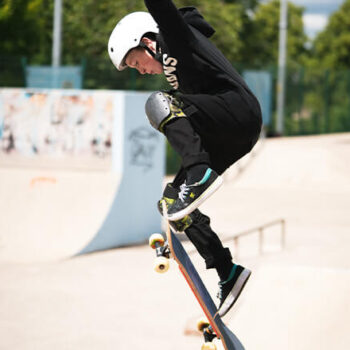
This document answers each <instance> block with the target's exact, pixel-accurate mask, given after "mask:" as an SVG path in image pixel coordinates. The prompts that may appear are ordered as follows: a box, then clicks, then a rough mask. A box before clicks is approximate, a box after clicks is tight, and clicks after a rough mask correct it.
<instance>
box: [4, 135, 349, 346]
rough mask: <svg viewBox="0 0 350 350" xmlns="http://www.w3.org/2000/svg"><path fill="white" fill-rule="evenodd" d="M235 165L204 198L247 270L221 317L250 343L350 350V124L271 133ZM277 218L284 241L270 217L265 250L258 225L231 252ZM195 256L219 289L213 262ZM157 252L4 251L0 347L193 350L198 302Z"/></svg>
mask: <svg viewBox="0 0 350 350" xmlns="http://www.w3.org/2000/svg"><path fill="white" fill-rule="evenodd" d="M241 164H243V165H242V166H244V170H243V171H239V170H237V169H238V168H239V167H238V166H237V165H236V166H235V167H232V169H229V170H228V172H227V173H226V174H225V183H224V185H223V186H222V188H221V189H220V190H219V191H218V192H217V193H216V194H214V195H213V197H212V198H210V199H209V200H208V202H206V203H204V204H203V206H202V207H201V208H202V210H203V212H204V213H206V214H208V215H209V216H210V217H211V218H212V227H213V228H214V230H215V231H217V232H218V233H219V235H220V237H222V238H224V239H225V241H226V239H227V243H226V246H229V247H230V248H231V249H232V252H233V254H234V255H235V260H236V261H237V262H239V263H241V264H243V265H245V266H247V267H249V268H250V269H251V270H252V271H253V275H252V277H251V279H250V281H249V283H248V284H247V287H246V289H245V291H244V293H242V295H241V297H240V299H239V301H238V302H237V304H236V305H235V307H234V308H233V309H232V311H231V312H230V314H229V315H228V316H227V317H226V318H225V321H226V322H227V323H228V325H229V327H230V328H231V330H232V331H233V332H234V333H235V334H236V335H237V336H238V338H239V339H240V340H241V341H242V343H243V344H244V345H245V347H246V349H247V350H265V349H266V350H274V349H276V350H280V349H284V350H285V349H288V350H289V349H290V350H296V349H297V350H303V349H305V350H306V349H308V350H323V349H330V348H331V349H337V350H347V349H349V348H350V332H349V324H350V298H349V295H350V258H349V253H348V250H349V247H350V215H349V212H350V181H349V179H350V134H349V133H345V134H337V135H325V136H312V137H291V138H278V139H267V140H264V141H261V142H260V144H259V145H258V146H257V148H256V151H255V152H254V155H253V156H250V157H249V158H248V157H247V158H246V159H244V160H242V162H241ZM11 176H12V175H11ZM166 180H169V179H166ZM26 204H27V203H25V201H23V206H24V207H25V206H26ZM3 208H5V209H3V211H4V210H5V212H3V213H2V215H6V207H5V206H4V207H3ZM19 210H20V211H21V212H23V208H19ZM133 219H134V218H130V220H133ZM135 219H137V218H135ZM275 219H285V220H286V246H285V248H284V249H281V247H280V244H279V242H280V228H279V226H278V225H277V226H275V227H271V228H268V229H266V230H265V238H264V252H263V254H259V246H258V234H257V233H255V234H252V235H250V236H247V237H244V238H242V239H241V240H240V246H239V252H235V250H234V245H233V240H232V237H233V236H234V235H235V234H236V233H238V232H241V231H244V230H246V229H250V228H254V227H259V226H260V225H263V224H264V223H267V222H270V221H272V220H275ZM151 233H152V232H150V234H151ZM65 242H66V241H65ZM0 247H1V241H0ZM185 247H186V248H187V250H188V251H192V250H193V247H192V246H191V245H190V243H189V242H186V243H185ZM27 249H28V250H30V249H31V246H30V239H28V238H27ZM43 249H45V247H43ZM38 254H40V252H38ZM0 255H1V250H0ZM191 257H192V258H193V260H194V263H195V265H196V267H197V268H198V270H199V272H200V274H201V275H202V276H203V280H204V282H205V283H206V285H207V287H208V290H209V291H210V293H211V294H212V296H213V298H215V294H216V289H217V282H218V281H217V277H216V274H215V272H214V271H206V270H205V267H204V264H203V262H202V260H201V258H200V257H198V255H196V254H193V255H191ZM153 259H154V252H153V251H152V250H151V249H150V248H149V247H148V246H147V245H146V244H145V245H138V246H133V247H125V248H119V249H114V250H109V251H105V252H100V253H93V254H89V255H84V256H80V257H75V258H70V259H66V258H65V259H58V260H50V261H46V262H45V261H42V262H35V263H30V262H25V263H24V262H21V261H20V259H18V261H16V259H15V257H14V258H13V259H9V260H8V261H7V260H6V259H0V281H1V283H0V310H1V311H0V350H42V349H51V350H56V349H57V350H73V349H74V350H75V349H84V350H97V349H99V350H102V349H103V350H109V349H118V350H124V349H125V350H126V349H128V350H129V349H133V350H134V349H153V350H158V349H159V350H160V349H168V350H175V349H200V347H201V344H202V338H201V337H199V336H198V335H196V332H195V321H196V319H197V318H199V317H200V316H201V315H202V312H201V309H200V308H199V306H198V305H197V302H196V300H195V299H194V296H193V295H192V293H191V292H190V290H189V288H188V286H187V284H186V282H185V281H184V279H183V277H182V276H181V275H180V274H179V272H178V270H177V267H176V266H175V263H174V262H172V266H171V270H170V271H169V272H168V273H166V274H163V275H158V274H156V273H155V272H153V270H152V264H153ZM218 345H219V344H218ZM218 348H219V349H221V347H219V346H218Z"/></svg>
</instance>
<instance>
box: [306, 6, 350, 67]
mask: <svg viewBox="0 0 350 350" xmlns="http://www.w3.org/2000/svg"><path fill="white" fill-rule="evenodd" d="M320 64H321V65H322V66H324V67H326V68H333V69H337V70H339V69H344V68H350V0H345V1H344V3H343V5H342V6H341V7H340V8H339V10H338V11H336V12H334V13H333V15H331V17H330V19H329V22H328V25H327V26H326V28H325V30H324V31H322V32H321V33H320V34H319V35H318V36H317V38H316V39H315V43H314V51H313V60H312V62H311V65H312V66H319V65H320Z"/></svg>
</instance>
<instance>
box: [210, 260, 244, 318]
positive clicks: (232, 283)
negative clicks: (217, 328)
mask: <svg viewBox="0 0 350 350" xmlns="http://www.w3.org/2000/svg"><path fill="white" fill-rule="evenodd" d="M250 275H251V271H250V270H248V269H246V268H244V267H243V266H241V265H236V264H235V265H233V267H232V270H231V273H230V275H229V277H228V279H227V280H226V281H220V282H219V292H218V295H217V297H218V298H219V300H220V304H219V308H218V309H219V311H218V314H219V316H220V317H223V316H225V315H226V314H227V313H228V312H229V310H230V309H231V308H232V306H233V305H234V303H235V302H236V301H237V299H238V297H239V296H240V294H241V292H242V290H243V288H244V287H245V284H246V283H247V281H248V279H249V277H250Z"/></svg>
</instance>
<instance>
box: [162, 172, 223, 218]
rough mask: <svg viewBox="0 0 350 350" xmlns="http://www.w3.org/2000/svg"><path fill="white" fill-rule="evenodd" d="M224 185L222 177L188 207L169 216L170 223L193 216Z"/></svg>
mask: <svg viewBox="0 0 350 350" xmlns="http://www.w3.org/2000/svg"><path fill="white" fill-rule="evenodd" d="M222 183H223V179H222V177H221V176H218V178H217V179H216V180H215V181H214V182H213V183H212V184H211V185H210V186H209V187H208V188H207V189H206V190H205V191H204V192H203V193H202V194H201V195H200V196H199V197H198V198H197V199H196V200H195V201H194V202H193V203H191V204H190V205H189V206H188V207H186V208H184V209H182V210H180V211H179V212H177V213H174V214H168V219H169V220H170V221H177V220H180V219H182V218H184V217H185V216H186V215H189V214H191V213H192V212H193V211H194V210H196V209H197V208H198V207H199V206H200V205H201V204H202V203H203V202H204V201H205V200H207V199H208V198H209V197H210V196H211V195H212V194H213V193H214V192H215V191H216V190H217V189H218V188H219V187H220V186H221V185H222Z"/></svg>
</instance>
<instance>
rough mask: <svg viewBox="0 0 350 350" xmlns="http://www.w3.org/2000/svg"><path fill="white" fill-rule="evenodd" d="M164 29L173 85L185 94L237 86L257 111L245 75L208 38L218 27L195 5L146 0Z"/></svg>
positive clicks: (164, 49)
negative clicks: (207, 19) (208, 21)
mask: <svg viewBox="0 0 350 350" xmlns="http://www.w3.org/2000/svg"><path fill="white" fill-rule="evenodd" d="M145 4H146V6H147V8H148V10H149V12H150V14H151V15H152V17H153V18H154V20H155V21H156V22H157V24H158V26H159V30H160V35H159V36H158V41H159V45H160V47H161V51H162V54H163V57H162V60H163V69H164V73H165V75H166V77H167V80H168V82H169V83H170V85H171V86H172V87H173V88H174V89H176V90H179V91H180V92H182V93H184V94H209V95H213V94H219V93H222V92H226V91H230V90H234V91H235V92H237V93H239V95H241V97H242V98H243V100H244V101H246V102H247V104H249V105H250V106H251V107H252V104H253V106H254V107H253V109H254V110H255V111H256V108H258V109H259V107H257V106H258V105H259V104H258V102H257V100H256V98H255V96H254V95H253V93H252V92H251V91H250V89H249V88H248V86H247V85H246V83H245V82H244V80H243V79H242V77H241V76H240V75H239V74H238V73H237V71H236V70H235V69H234V68H233V67H232V65H231V63H230V62H229V61H228V60H227V59H226V58H225V56H224V55H223V54H222V53H221V51H220V50H218V49H217V48H216V46H215V45H214V44H213V43H212V42H211V41H210V40H209V39H208V38H209V37H211V36H212V35H213V34H214V33H215V30H214V29H213V28H212V27H211V26H210V24H209V23H207V22H206V21H205V19H204V18H203V16H202V15H201V14H200V13H199V12H198V10H197V9H196V8H195V7H185V8H180V9H177V8H176V7H175V5H174V4H173V2H172V1H171V0H145Z"/></svg>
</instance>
